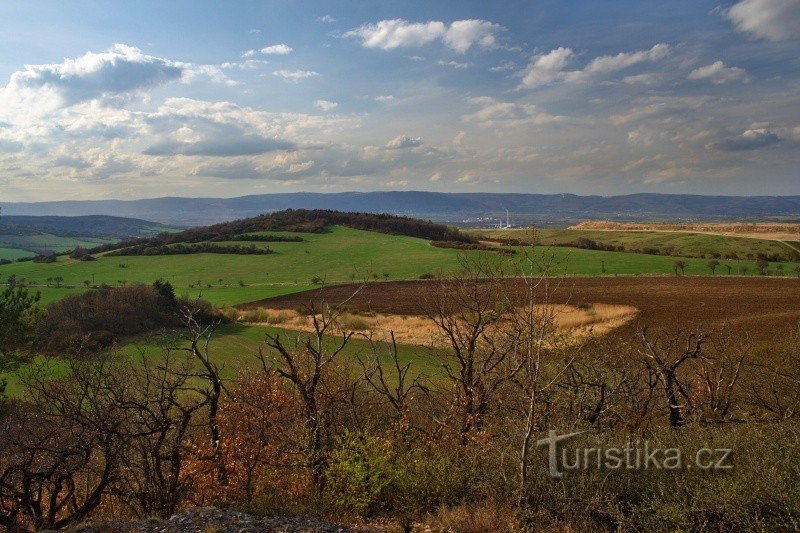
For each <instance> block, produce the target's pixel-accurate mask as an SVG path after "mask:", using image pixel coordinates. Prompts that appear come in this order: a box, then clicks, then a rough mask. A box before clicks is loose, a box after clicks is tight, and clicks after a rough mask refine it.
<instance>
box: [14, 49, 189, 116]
mask: <svg viewBox="0 0 800 533" xmlns="http://www.w3.org/2000/svg"><path fill="white" fill-rule="evenodd" d="M188 67H190V65H188V64H185V63H178V62H174V61H169V60H167V59H162V58H159V57H155V56H151V55H147V54H145V53H143V52H142V51H141V50H139V49H138V48H134V47H132V46H126V45H124V44H116V45H114V46H113V47H112V48H111V49H109V50H107V51H105V52H100V53H94V52H87V53H86V54H84V55H83V56H81V57H79V58H77V59H65V60H64V61H63V62H62V63H57V64H44V65H26V66H25V70H21V71H17V72H14V73H13V74H12V75H11V78H10V80H9V82H8V84H7V85H6V86H5V87H2V88H0V116H3V115H5V116H8V115H12V114H20V113H22V114H26V115H29V114H34V115H41V114H44V113H48V112H51V111H53V110H55V109H58V108H59V107H67V106H70V105H74V104H78V103H80V102H86V101H89V100H94V99H98V98H104V97H114V96H118V95H125V94H130V93H133V92H136V91H139V90H143V89H148V88H151V87H154V86H157V85H161V84H164V83H167V82H170V81H174V80H178V79H181V77H183V76H184V75H185V74H186V73H187V71H188V70H189V69H188Z"/></svg>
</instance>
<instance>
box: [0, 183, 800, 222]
mask: <svg viewBox="0 0 800 533" xmlns="http://www.w3.org/2000/svg"><path fill="white" fill-rule="evenodd" d="M0 207H2V209H3V213H4V215H6V214H7V215H37V214H38V215H59V216H77V215H115V216H119V217H134V218H138V219H144V220H149V221H153V222H159V223H162V224H170V225H177V226H198V225H208V224H213V223H217V222H224V221H229V220H235V219H240V218H247V217H252V216H256V215H260V214H263V213H270V212H273V211H280V210H284V209H332V210H337V211H356V212H365V213H391V214H397V215H406V216H411V217H418V218H426V219H431V220H435V221H438V222H447V223H450V224H469V223H479V222H487V221H488V220H489V219H496V220H498V221H499V219H500V218H503V219H504V218H505V211H506V210H508V211H509V212H510V213H511V216H512V219H513V220H512V221H513V222H514V223H516V224H541V225H553V224H563V223H574V222H577V221H580V220H585V219H597V218H603V219H609V220H630V221H636V220H660V221H675V220H746V219H763V218H770V217H789V218H800V196H702V195H687V194H654V193H640V194H630V195H622V196H579V195H575V194H522V193H438V192H425V191H385V192H343V193H308V192H301V193H276V194H262V195H251V196H241V197H237V198H180V197H165V198H152V199H143V200H84V201H56V202H37V203H11V202H0Z"/></svg>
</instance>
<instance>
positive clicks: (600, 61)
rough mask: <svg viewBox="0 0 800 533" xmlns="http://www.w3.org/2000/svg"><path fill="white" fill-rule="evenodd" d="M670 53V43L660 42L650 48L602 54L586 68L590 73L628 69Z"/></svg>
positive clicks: (659, 58)
mask: <svg viewBox="0 0 800 533" xmlns="http://www.w3.org/2000/svg"><path fill="white" fill-rule="evenodd" d="M667 54H669V45H668V44H665V43H659V44H657V45H655V46H653V47H652V48H651V49H650V50H638V51H636V52H621V53H619V54H617V55H614V56H600V57H596V58H594V59H592V60H591V61H590V62H589V64H588V65H587V66H586V68H585V69H584V71H585V72H589V73H609V72H617V71H619V70H622V69H626V68H628V67H630V66H633V65H635V64H637V63H641V62H643V61H659V60H661V59H664V58H665V57H666V56H667Z"/></svg>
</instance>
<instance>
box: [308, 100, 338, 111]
mask: <svg viewBox="0 0 800 533" xmlns="http://www.w3.org/2000/svg"><path fill="white" fill-rule="evenodd" d="M338 106H339V104H338V102H331V101H330V100H316V101H315V102H314V107H316V108H319V109H322V110H323V111H330V110H331V109H334V108H336V107H338Z"/></svg>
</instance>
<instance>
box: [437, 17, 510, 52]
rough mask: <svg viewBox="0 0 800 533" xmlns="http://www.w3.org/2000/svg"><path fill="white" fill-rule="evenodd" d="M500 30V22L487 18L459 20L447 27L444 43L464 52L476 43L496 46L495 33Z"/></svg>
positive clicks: (485, 46) (484, 45)
mask: <svg viewBox="0 0 800 533" xmlns="http://www.w3.org/2000/svg"><path fill="white" fill-rule="evenodd" d="M499 30H500V25H499V24H494V23H492V22H488V21H486V20H475V19H473V20H457V21H455V22H453V23H452V24H451V25H450V27H449V28H448V29H447V33H445V35H444V43H445V44H446V45H447V46H449V47H450V48H452V49H453V50H455V51H456V52H461V53H462V54H463V53H464V52H466V51H467V50H469V49H470V48H471V47H472V45H475V44H477V45H479V46H482V47H484V48H488V47H491V46H494V44H495V36H494V34H495V33H496V32H497V31H499Z"/></svg>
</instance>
